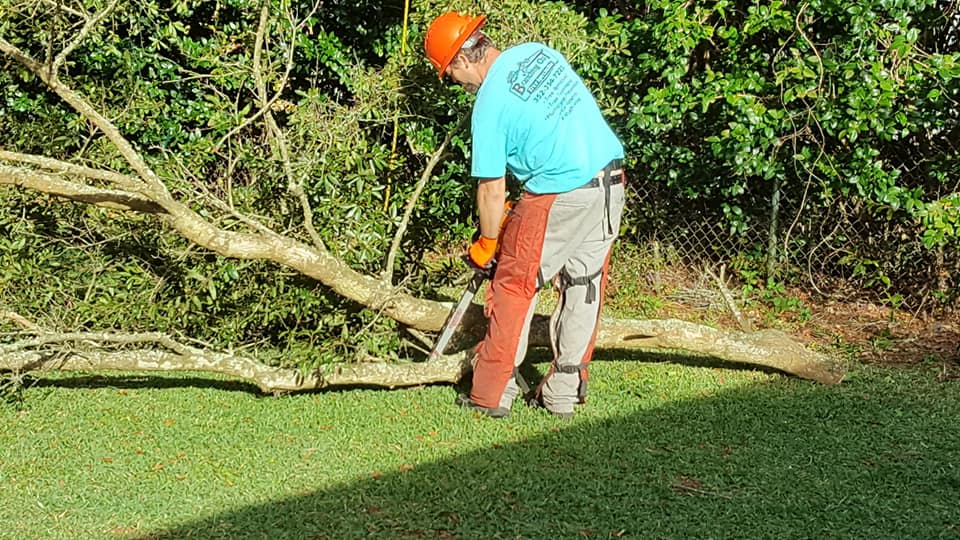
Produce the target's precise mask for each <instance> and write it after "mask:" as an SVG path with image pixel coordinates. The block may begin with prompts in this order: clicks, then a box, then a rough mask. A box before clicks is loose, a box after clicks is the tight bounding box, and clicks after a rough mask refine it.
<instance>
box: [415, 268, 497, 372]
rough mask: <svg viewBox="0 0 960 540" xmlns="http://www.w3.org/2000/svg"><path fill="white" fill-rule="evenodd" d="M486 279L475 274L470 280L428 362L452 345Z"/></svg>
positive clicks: (481, 275)
mask: <svg viewBox="0 0 960 540" xmlns="http://www.w3.org/2000/svg"><path fill="white" fill-rule="evenodd" d="M484 279H486V276H484V275H483V274H480V273H476V274H474V275H473V278H471V279H470V283H468V284H467V289H466V290H465V291H463V296H461V297H460V301H459V302H457V305H456V307H454V308H453V311H451V312H450V316H449V317H447V323H446V324H445V325H444V326H443V330H442V331H441V332H440V337H438V338H437V343H436V344H435V345H434V346H433V350H432V351H430V356H429V358H427V360H428V361H430V360H436V359H438V358H440V356H441V355H443V350H444V349H446V348H447V344H448V343H450V338H451V337H453V333H454V331H456V329H457V327H458V326H460V321H461V320H463V316H464V314H466V313H467V308H468V307H469V306H470V302H471V301H473V297H474V296H475V295H476V294H477V290H478V289H480V284H481V283H483V280H484Z"/></svg>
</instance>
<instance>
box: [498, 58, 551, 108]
mask: <svg viewBox="0 0 960 540" xmlns="http://www.w3.org/2000/svg"><path fill="white" fill-rule="evenodd" d="M558 69H559V66H558V65H557V61H556V60H554V59H553V58H550V57H549V56H547V54H546V52H545V51H542V50H541V51H537V53H536V54H534V55H533V56H531V57H529V58H527V59H526V60H524V61H523V62H520V64H519V65H518V66H517V70H516V71H511V72H510V74H509V75H507V82H508V83H510V91H511V92H512V93H513V94H515V95H516V96H517V97H519V98H520V99H522V100H523V101H527V100H528V99H530V96H532V95H534V94H535V93H537V91H538V90H540V88H541V87H543V85H544V83H545V82H546V81H547V80H548V79H550V76H551V74H554V73H555V72H556V71H557V70H558Z"/></svg>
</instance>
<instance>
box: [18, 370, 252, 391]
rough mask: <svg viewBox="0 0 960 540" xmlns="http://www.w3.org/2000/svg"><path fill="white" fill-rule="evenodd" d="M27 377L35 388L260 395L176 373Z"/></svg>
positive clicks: (241, 385)
mask: <svg viewBox="0 0 960 540" xmlns="http://www.w3.org/2000/svg"><path fill="white" fill-rule="evenodd" d="M28 377H29V378H28V379H27V382H26V385H27V386H31V387H37V388H46V387H49V388H71V389H78V388H118V389H120V388H122V389H124V390H137V389H143V388H157V389H164V388H207V389H211V390H222V391H225V392H247V393H250V394H262V392H260V388H259V387H258V386H257V385H255V384H253V383H249V382H245V381H240V380H230V379H224V380H217V379H212V378H210V376H203V375H197V376H190V375H183V374H182V373H176V372H171V373H164V374H162V375H160V374H158V375H150V374H146V375H144V374H137V375H117V374H108V375H103V374H96V375H75V374H68V375H62V376H57V377H55V378H48V377H46V376H45V375H32V376H28Z"/></svg>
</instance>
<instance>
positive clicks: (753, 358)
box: [0, 316, 843, 393]
mask: <svg viewBox="0 0 960 540" xmlns="http://www.w3.org/2000/svg"><path fill="white" fill-rule="evenodd" d="M546 328H547V327H546V318H545V317H542V316H538V317H537V318H535V320H534V324H533V327H532V329H531V336H530V343H531V345H532V346H545V345H547V344H548V342H547V339H546V338H547V331H546ZM465 330H467V331H466V332H461V333H460V334H458V336H457V339H456V340H455V345H454V351H453V352H451V353H450V354H447V355H444V356H442V357H440V358H439V359H437V360H434V361H430V362H379V361H375V359H372V360H373V361H370V362H359V363H351V364H332V365H328V366H324V367H322V368H320V369H317V370H314V371H312V372H309V373H304V372H302V371H301V370H298V369H284V368H277V367H272V366H267V365H264V364H262V363H260V362H258V361H257V360H255V359H253V358H250V357H243V356H237V355H233V354H228V353H221V352H214V351H208V350H203V349H196V348H193V347H188V346H185V345H182V344H179V343H176V344H174V343H173V342H172V341H171V340H169V339H162V340H157V347H156V348H141V349H134V350H130V349H125V350H121V351H118V350H110V348H109V347H110V346H111V345H112V344H116V343H118V342H120V343H130V342H135V343H141V344H142V342H143V341H145V340H144V339H123V337H122V336H121V337H117V338H115V339H109V341H110V342H111V343H110V344H106V343H102V345H101V346H100V347H97V345H96V344H97V342H98V340H99V341H100V342H103V340H104V338H105V337H109V336H106V335H104V334H96V335H93V334H91V335H90V336H88V338H87V339H84V340H82V341H83V342H84V343H85V344H90V345H92V346H90V345H87V346H88V347H89V350H82V351H81V350H76V349H75V348H63V347H60V346H59V345H57V343H58V342H59V341H60V340H58V339H56V335H47V338H46V339H42V340H35V342H36V344H35V345H33V346H31V345H29V344H28V345H26V346H23V347H20V346H18V345H17V344H16V343H14V344H11V345H7V346H5V347H3V348H2V349H3V350H0V370H11V371H14V372H18V373H23V372H29V371H48V370H59V371H130V372H139V371H166V372H174V371H197V372H210V373H220V374H225V375H229V376H231V377H236V378H239V379H243V380H246V381H248V382H251V383H253V384H255V385H256V386H257V387H259V388H260V390H262V391H263V392H266V393H276V392H296V391H305V390H318V389H323V388H330V387H338V386H358V385H361V386H378V387H386V388H396V387H404V386H416V385H423V384H433V383H455V382H457V381H459V380H461V379H462V378H463V377H464V375H466V374H467V373H469V372H470V370H471V359H472V353H471V351H472V345H473V344H475V343H476V340H475V339H474V338H471V334H476V333H478V331H481V330H482V326H481V327H477V326H468V327H466V328H465ZM480 333H482V332H480ZM78 337H82V336H78V335H76V334H72V335H69V336H68V339H64V340H63V342H64V343H66V342H67V341H69V343H71V344H75V343H78V342H80V341H81V340H78ZM71 347H74V346H73V345H71ZM597 347H598V348H601V349H612V350H617V349H620V350H629V349H633V350H669V351H677V352H683V351H687V352H692V353H695V354H696V355H697V356H707V357H710V358H715V359H717V360H722V361H725V362H731V363H737V364H743V365H745V366H748V367H749V366H754V367H756V366H761V367H765V368H770V369H774V370H777V371H780V372H783V373H786V374H790V375H794V376H797V377H801V378H805V379H810V380H813V381H817V382H820V383H824V384H836V383H839V382H840V381H841V380H842V379H843V374H842V372H841V371H840V370H839V368H838V367H837V365H836V363H835V362H834V361H833V360H832V359H831V358H830V357H828V356H826V355H823V354H820V353H817V352H815V351H812V350H810V349H808V348H806V347H804V346H802V345H801V344H799V343H797V342H796V341H794V340H792V339H791V338H790V337H789V336H787V335H786V334H784V333H782V332H778V331H773V330H767V331H763V332H755V333H750V334H745V333H742V332H737V331H723V330H717V329H713V328H709V327H706V326H703V325H697V324H692V323H688V322H684V321H679V320H650V321H647V320H605V321H603V323H602V324H601V327H600V332H599V334H598V336H597Z"/></svg>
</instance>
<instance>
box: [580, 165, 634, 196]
mask: <svg viewBox="0 0 960 540" xmlns="http://www.w3.org/2000/svg"><path fill="white" fill-rule="evenodd" d="M608 173H609V174H610V180H609V182H608V183H609V185H611V186H615V185H617V184H621V183H623V161H622V160H619V159H615V160H613V161H611V162H610V163H607V166H606V167H604V168H603V170H601V171H600V172H598V173H597V175H596V176H594V177H593V178H591V179H590V180H588V181H587V183H586V184H584V185H582V186H580V187H578V188H577V189H589V188H598V187H601V186H603V177H604V175H606V174H608Z"/></svg>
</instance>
